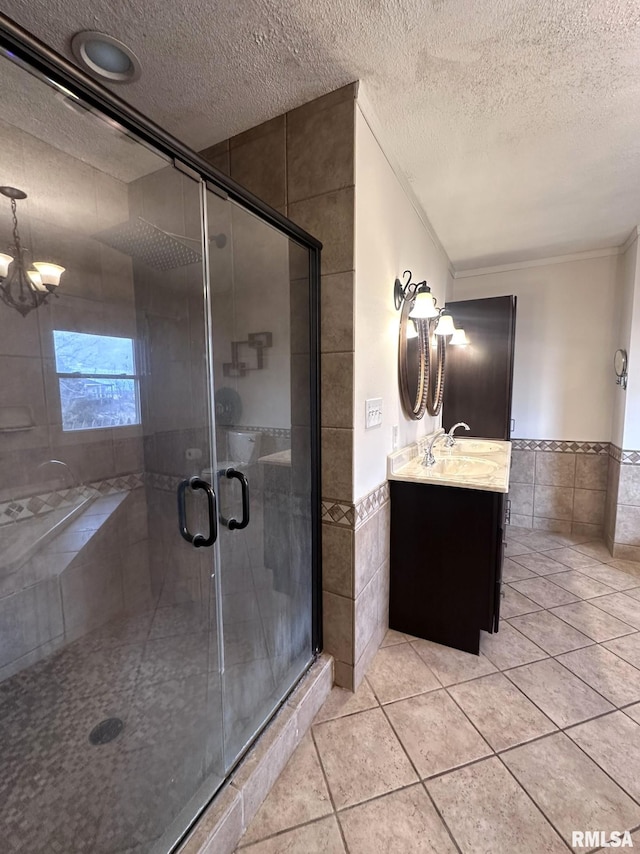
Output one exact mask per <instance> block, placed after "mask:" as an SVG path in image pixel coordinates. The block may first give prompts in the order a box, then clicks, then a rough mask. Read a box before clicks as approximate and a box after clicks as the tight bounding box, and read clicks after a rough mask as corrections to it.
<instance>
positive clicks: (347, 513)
mask: <svg viewBox="0 0 640 854" xmlns="http://www.w3.org/2000/svg"><path fill="white" fill-rule="evenodd" d="M387 501H389V482H388V481H386V480H385V481H384V483H381V484H380V486H377V487H376V488H375V489H373V490H372V491H371V492H370V493H368V495H365V496H364V498H361V499H360V500H359V501H357V502H355V504H354V503H352V502H347V501H339V500H334V499H331V498H323V499H322V511H321V519H322V521H323V522H324V523H325V524H327V525H336V526H337V527H339V528H350V529H351V530H353V531H355V530H357V529H358V528H359V527H360V526H361V525H364V523H365V522H366V521H367V519H370V518H371V516H373V515H374V514H375V513H377V512H378V510H379V509H380V508H381V507H382V506H383V505H384V504H386V503H387Z"/></svg>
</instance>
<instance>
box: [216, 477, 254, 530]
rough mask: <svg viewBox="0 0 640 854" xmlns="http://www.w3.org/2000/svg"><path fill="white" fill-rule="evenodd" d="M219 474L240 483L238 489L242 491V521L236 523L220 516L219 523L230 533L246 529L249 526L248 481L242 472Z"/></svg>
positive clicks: (235, 520) (234, 520)
mask: <svg viewBox="0 0 640 854" xmlns="http://www.w3.org/2000/svg"><path fill="white" fill-rule="evenodd" d="M220 474H223V475H224V476H225V477H228V478H229V479H231V478H235V479H236V480H239V481H240V488H241V490H242V519H241V520H240V522H238V520H237V519H225V518H224V516H222V515H221V516H220V521H221V522H222V524H223V525H226V526H227V528H228V529H229V530H230V531H235V530H238V531H240V530H241V529H242V528H246V527H247V525H248V524H249V481H248V480H247V478H246V476H245V475H243V474H242V472H240V471H237V470H236V469H223V470H222V471H221V472H220Z"/></svg>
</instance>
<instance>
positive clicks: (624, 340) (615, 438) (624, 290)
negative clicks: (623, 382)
mask: <svg viewBox="0 0 640 854" xmlns="http://www.w3.org/2000/svg"><path fill="white" fill-rule="evenodd" d="M637 254H638V238H637V237H636V239H635V240H634V241H633V242H632V243H631V244H630V246H629V247H628V248H627V250H626V252H625V253H624V254H623V255H621V256H620V259H619V262H618V317H617V324H616V329H617V333H616V345H615V347H616V349H618V347H620V348H621V349H623V350H626V351H627V353H630V351H631V333H632V325H633V311H634V295H635V290H636V266H637ZM637 310H638V309H637V300H636V311H637ZM638 382H639V383H640V378H639V379H638ZM636 384H637V383H632V382H631V378H630V380H629V386H628V388H627V390H626V391H625V390H623V389H622V388H621V386H615V391H614V399H613V417H612V421H611V441H612V442H613V443H614V444H615V445H617V446H618V447H619V448H631V449H633V448H635V447H636V445H630V444H625V439H626V441H627V442H629V440H630V439H631V437H632V434H633V433H634V432H635V431H634V429H633V425H631V424H629V425H628V429H627V427H626V423H625V422H626V416H627V401H629V400H630V398H631V394H632V393H633V390H634V387H635V385H636ZM638 430H640V425H638ZM625 432H628V433H629V435H628V437H625ZM638 447H640V445H638Z"/></svg>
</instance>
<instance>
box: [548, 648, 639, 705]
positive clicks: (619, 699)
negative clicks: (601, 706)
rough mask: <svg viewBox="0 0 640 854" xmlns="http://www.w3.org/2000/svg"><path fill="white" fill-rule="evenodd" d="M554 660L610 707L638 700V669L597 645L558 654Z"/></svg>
mask: <svg viewBox="0 0 640 854" xmlns="http://www.w3.org/2000/svg"><path fill="white" fill-rule="evenodd" d="M558 661H559V662H560V663H561V664H564V666H565V667H568V668H569V670H571V672H572V673H575V675H576V676H579V677H580V679H582V681H583V682H586V683H587V685H590V686H591V687H592V688H593V689H594V690H595V691H597V692H598V693H599V694H602V696H603V697H606V698H607V700H609V701H610V702H611V703H613V704H614V706H626V705H628V704H629V703H636V702H638V701H639V700H640V670H636V668H635V667H633V666H632V665H631V664H629V663H628V662H627V661H623V660H622V659H621V658H618V656H617V655H614V654H613V653H612V652H610V651H609V650H608V649H605V648H604V647H602V646H600V645H598V644H594V645H593V646H588V647H586V648H585V649H577V650H575V651H574V652H568V653H567V654H566V655H560V656H558Z"/></svg>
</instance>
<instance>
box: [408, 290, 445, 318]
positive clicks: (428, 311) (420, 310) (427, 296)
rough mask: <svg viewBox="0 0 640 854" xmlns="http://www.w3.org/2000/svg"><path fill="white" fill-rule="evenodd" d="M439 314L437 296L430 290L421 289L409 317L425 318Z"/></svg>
mask: <svg viewBox="0 0 640 854" xmlns="http://www.w3.org/2000/svg"><path fill="white" fill-rule="evenodd" d="M438 314H439V312H438V309H437V308H436V298H435V297H434V295H433V294H432V293H431V292H430V291H420V292H419V293H418V294H416V296H415V299H414V301H413V308H412V309H411V311H410V312H409V317H411V318H416V319H418V320H423V319H425V318H429V317H437V316H438Z"/></svg>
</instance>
